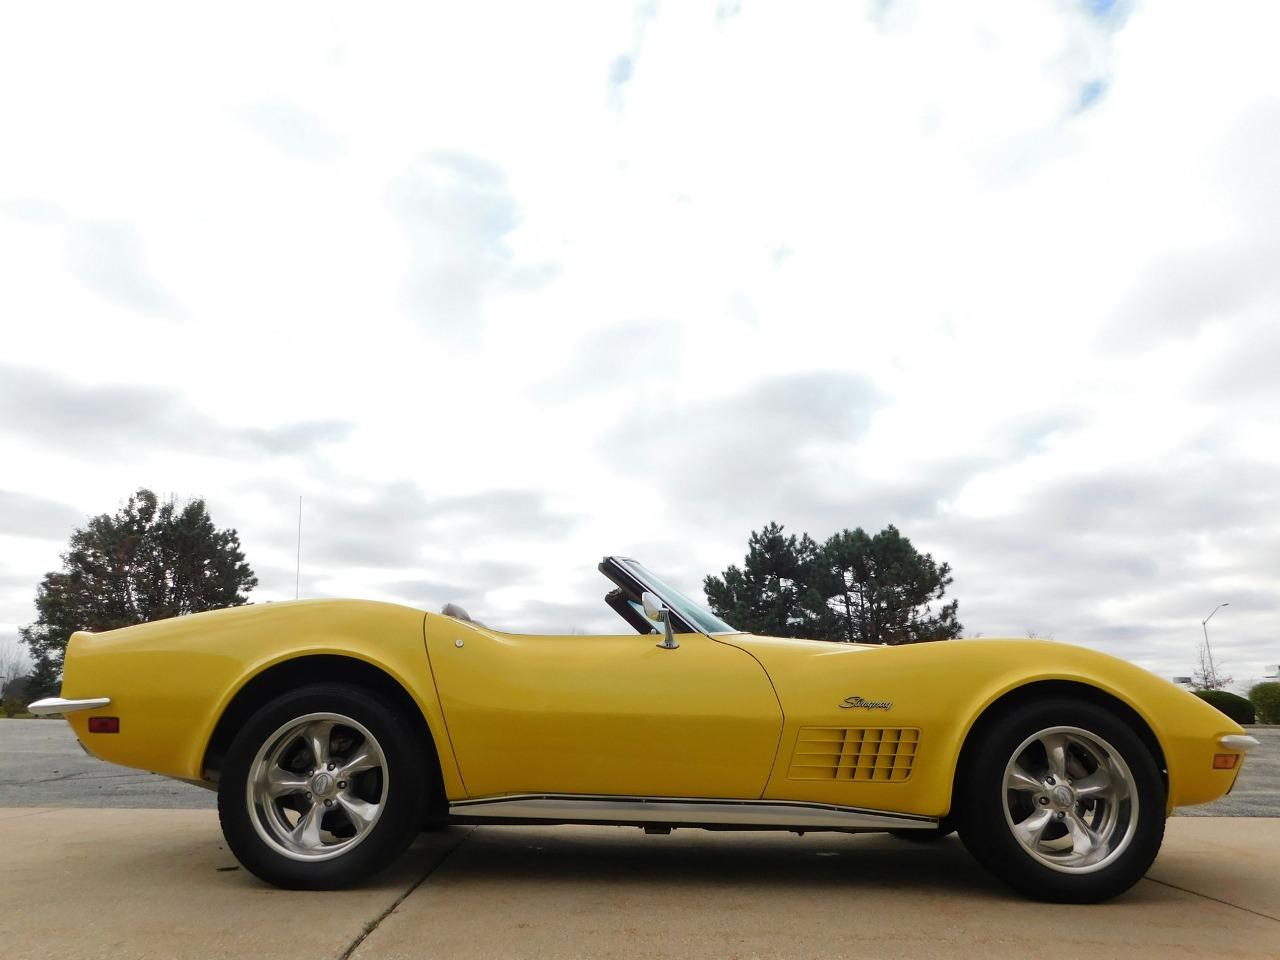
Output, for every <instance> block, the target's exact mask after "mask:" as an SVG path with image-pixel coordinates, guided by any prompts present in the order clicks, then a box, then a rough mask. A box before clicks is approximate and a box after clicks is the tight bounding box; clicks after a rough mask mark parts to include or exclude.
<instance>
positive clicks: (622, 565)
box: [600, 557, 742, 636]
mask: <svg viewBox="0 0 1280 960" xmlns="http://www.w3.org/2000/svg"><path fill="white" fill-rule="evenodd" d="M614 571H617V572H621V573H623V574H625V575H626V579H627V580H630V581H632V582H631V583H626V582H623V581H622V579H620V578H619V577H617V576H615V575H614ZM600 572H601V573H603V574H604V575H605V576H606V577H608V578H609V579H610V580H612V581H614V583H616V584H617V585H618V586H619V587H621V588H622V589H623V590H625V591H626V592H628V593H632V592H634V593H635V600H636V601H637V602H638V601H639V600H640V595H641V594H642V593H643V592H644V591H646V590H647V591H649V592H650V593H652V594H653V595H654V596H656V597H657V598H658V599H659V600H661V601H662V602H663V604H664V605H665V606H666V607H667V609H668V610H670V611H671V614H672V621H673V622H672V625H671V627H672V630H673V631H674V632H676V633H701V634H705V635H707V636H724V635H727V634H736V633H741V632H742V631H741V630H738V629H736V628H734V627H732V626H730V625H729V624H727V623H725V622H724V621H723V620H722V619H720V618H719V617H717V616H716V615H715V614H714V613H712V612H711V611H710V610H708V609H707V608H706V607H705V606H704V605H702V604H700V603H698V602H697V601H696V600H693V599H692V598H690V597H687V596H685V595H684V594H683V593H681V592H680V591H679V590H678V589H676V588H675V587H673V586H671V585H670V584H669V583H667V582H666V581H665V580H662V579H661V578H660V577H659V576H658V575H657V574H656V573H654V572H653V571H652V570H650V569H649V568H647V567H646V566H644V565H643V564H642V563H640V561H638V560H633V559H632V558H630V557H605V558H604V560H603V562H602V563H601V564H600ZM637 586H638V587H639V588H640V589H639V591H636V589H635V588H636V587H637ZM624 619H628V620H629V618H625V617H624ZM632 626H634V624H632ZM679 627H684V629H683V630H682V629H679Z"/></svg>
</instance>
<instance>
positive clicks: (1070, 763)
mask: <svg viewBox="0 0 1280 960" xmlns="http://www.w3.org/2000/svg"><path fill="white" fill-rule="evenodd" d="M977 747H978V749H977V750H975V751H974V759H973V761H972V763H970V765H969V768H968V770H967V771H965V774H964V780H963V781H962V782H961V784H960V785H959V786H960V790H959V792H958V800H959V804H960V809H959V816H960V823H959V828H960V838H961V839H962V840H963V841H964V844H965V846H966V847H967V848H968V849H969V851H970V853H972V854H973V856H974V857H975V858H976V859H977V860H978V861H979V862H980V863H982V864H983V865H984V866H985V867H987V868H988V869H989V870H990V871H991V872H992V873H994V874H995V875H996V876H998V877H1000V878H1001V879H1002V880H1004V881H1005V882H1006V883H1008V884H1009V885H1010V886H1012V887H1014V888H1015V889H1016V890H1018V891H1019V892H1021V893H1024V894H1026V895H1028V896H1031V897H1033V898H1035V899H1038V900H1048V901H1053V902H1059V903H1096V902H1098V901H1101V900H1106V899H1109V898H1111V897H1114V896H1116V895H1117V894H1119V893H1123V892H1124V891H1125V890H1127V889H1129V888H1130V887H1131V886H1133V885H1134V884H1135V883H1137V882H1138V880H1139V879H1141V878H1142V876H1143V874H1145V873H1146V872H1147V869H1148V868H1149V867H1150V866H1151V863H1152V861H1154V860H1155V857H1156V853H1157V852H1159V850H1160V843H1161V841H1162V840H1163V838H1164V822H1165V788H1164V782H1163V780H1162V778H1161V775H1160V770H1159V767H1158V766H1157V764H1156V761H1155V758H1154V757H1153V756H1152V755H1151V751H1150V749H1149V748H1148V747H1147V746H1146V744H1144V743H1143V742H1142V739H1141V738H1140V737H1139V736H1138V735H1137V734H1136V733H1135V732H1134V730H1133V729H1132V727H1130V726H1129V725H1128V724H1126V723H1125V722H1124V721H1122V720H1120V719H1119V718H1118V717H1117V716H1116V715H1115V714H1113V713H1111V712H1110V711H1108V710H1105V709H1104V708H1102V707H1099V706H1097V705H1095V704H1092V703H1087V702H1083V701H1077V700H1065V699H1064V700H1053V701H1045V702H1042V703H1036V704H1028V705H1026V706H1023V707H1020V708H1018V709H1016V710H1015V711H1014V712H1013V713H1012V714H1010V715H1009V716H1007V717H1005V718H1003V719H1002V720H1001V721H1000V723H999V724H998V726H996V727H995V728H994V729H992V730H990V731H989V732H988V733H987V734H986V736H985V740H984V742H982V743H980V744H978V745H977Z"/></svg>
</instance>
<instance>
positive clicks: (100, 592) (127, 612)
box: [21, 490, 258, 697]
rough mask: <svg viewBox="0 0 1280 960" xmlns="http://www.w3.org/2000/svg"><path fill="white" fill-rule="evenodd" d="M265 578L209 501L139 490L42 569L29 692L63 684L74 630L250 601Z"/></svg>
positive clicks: (28, 633) (29, 638)
mask: <svg viewBox="0 0 1280 960" xmlns="http://www.w3.org/2000/svg"><path fill="white" fill-rule="evenodd" d="M257 584H258V578H257V577H256V576H254V574H253V571H252V570H251V569H250V568H249V565H248V564H247V563H246V562H245V559H244V554H243V553H242V552H241V550H240V538H239V536H238V535H237V534H236V531H235V530H231V529H226V530H219V529H217V528H216V527H215V526H214V525H213V521H212V520H211V519H210V517H209V514H208V511H207V510H206V509H205V504H204V501H203V500H190V501H187V503H186V504H185V505H184V506H182V507H179V506H178V504H177V502H176V501H175V500H173V499H170V500H168V501H167V502H165V503H161V502H160V501H159V500H158V499H157V498H156V495H155V494H154V493H152V492H151V491H150V490H139V491H138V492H137V493H135V494H134V495H133V496H132V497H130V498H129V500H128V502H127V503H126V504H125V505H124V506H123V507H122V508H121V509H120V510H119V511H118V512H117V513H115V514H114V515H109V514H105V513H104V514H102V515H100V516H97V517H94V518H92V519H91V520H90V521H89V523H88V525H87V526H86V527H85V528H84V529H77V530H76V531H75V532H74V533H73V534H72V535H71V541H70V543H69V544H68V547H67V552H66V553H64V554H63V555H62V569H60V570H55V571H52V572H51V573H47V574H45V576H44V579H43V580H42V581H41V583H40V586H39V588H38V590H37V593H36V613H37V618H36V622H35V623H33V624H31V625H29V626H27V627H24V628H23V629H22V631H21V636H22V642H23V643H25V644H26V645H27V647H28V649H29V650H30V651H31V659H32V669H31V673H30V675H29V677H28V690H27V692H28V693H29V694H30V695H31V696H32V697H35V696H46V695H48V694H50V693H52V692H55V691H56V688H57V684H58V679H59V677H60V675H61V672H62V657H63V654H64V653H65V652H66V649H67V641H68V640H69V639H70V637H71V634H72V633H73V632H74V631H76V630H93V631H103V630H113V629H115V628H117V627H126V626H130V625H132V624H135V623H146V622H147V621H150V620H162V619H164V618H166V617H176V616H180V615H182V614H185V613H199V612H200V611H202V610H216V609H218V608H221V607H235V606H240V605H241V604H244V603H247V602H248V593H249V591H250V590H252V589H253V588H254V587H255V586H257Z"/></svg>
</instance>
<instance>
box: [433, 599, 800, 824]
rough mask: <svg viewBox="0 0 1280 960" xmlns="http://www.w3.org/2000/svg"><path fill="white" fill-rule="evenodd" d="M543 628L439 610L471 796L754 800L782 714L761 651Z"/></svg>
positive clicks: (441, 686)
mask: <svg viewBox="0 0 1280 960" xmlns="http://www.w3.org/2000/svg"><path fill="white" fill-rule="evenodd" d="M658 639H659V638H658V637H657V636H655V635H653V634H644V635H642V634H630V635H627V636H532V635H523V634H509V633H500V632H497V631H493V630H489V629H487V628H484V627H482V626H480V625H478V624H471V623H466V622H464V621H460V620H454V619H452V618H449V617H442V616H428V617H427V623H426V644H427V651H428V654H429V656H430V660H431V669H432V672H433V673H434V675H435V679H436V686H437V690H438V692H439V695H440V702H441V706H442V708H443V711H444V717H445V723H446V725H447V728H448V735H449V740H450V742H451V745H452V748H453V751H454V755H455V757H456V759H457V762H458V765H459V768H460V770H461V773H462V778H463V781H464V783H465V786H466V790H467V795H468V796H469V797H471V798H476V797H485V796H493V795H499V794H511V793H556V794H586V795H609V796H640V797H715V798H729V799H754V798H758V797H759V796H760V795H761V793H762V792H763V791H764V787H765V784H766V783H767V781H768V778H769V772H770V768H771V766H772V764H773V759H774V755H775V753H776V752H777V748H778V738H779V736H780V734H781V729H782V711H781V708H780V706H779V705H778V700H777V697H776V696H775V695H774V692H773V686H772V685H771V683H770V682H769V678H768V676H767V675H766V673H765V672H764V668H763V667H761V666H760V664H759V663H758V662H757V661H756V659H755V658H754V657H752V656H751V655H750V654H748V653H746V652H744V651H743V650H740V649H738V648H736V647H733V646H730V645H728V644H726V643H722V642H720V641H719V640H716V639H714V638H713V637H710V636H707V635H705V634H702V633H683V634H680V635H679V636H678V640H679V646H678V647H677V648H676V649H663V648H661V647H659V646H658V644H657V642H656V641H657V640H658Z"/></svg>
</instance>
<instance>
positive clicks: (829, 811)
mask: <svg viewBox="0 0 1280 960" xmlns="http://www.w3.org/2000/svg"><path fill="white" fill-rule="evenodd" d="M600 570H601V572H602V573H603V574H604V575H605V576H606V577H607V578H608V579H609V580H610V581H612V583H613V589H612V590H611V591H610V592H609V593H608V595H607V596H606V598H605V600H606V602H607V603H608V604H609V606H610V607H611V608H613V609H614V610H615V611H617V613H619V614H620V615H621V616H622V618H623V619H624V620H626V621H627V623H628V624H629V625H630V627H631V628H633V629H634V630H635V631H636V632H637V633H638V634H640V635H639V636H636V635H635V634H630V635H626V636H613V635H610V636H533V635H525V634H512V633H504V632H501V631H498V630H492V629H489V628H488V627H486V626H484V625H483V624H480V623H477V622H475V621H473V620H471V619H470V617H468V616H467V614H466V612H465V611H463V610H462V609H460V608H458V607H455V606H453V605H450V606H447V607H446V608H445V610H444V612H443V613H442V614H432V613H423V612H422V611H420V610H413V609H410V608H407V607H402V606H396V605H393V604H385V603H371V602H366V601H358V600H334V601H301V602H293V603H277V604H268V605H265V606H251V607H236V608H233V609H229V610H220V611H217V612H213V613H201V614H196V615H193V616H186V617H180V618H177V619H173V620H164V621H159V622H156V623H148V624H143V625H140V626H135V627H127V628H124V629H121V630H112V631H110V632H108V633H101V634H89V633H77V634H75V635H74V636H72V638H71V642H70V644H69V646H68V648H67V654H66V660H65V665H64V677H63V683H62V691H61V692H62V696H61V697H57V698H52V699H49V700H43V701H39V702H37V703H35V704H33V705H32V710H33V711H34V712H36V713H46V714H47V713H62V714H65V715H66V716H67V719H68V721H69V722H70V723H71V725H72V727H73V728H74V729H75V732H76V734H77V736H78V737H79V738H80V741H81V742H82V743H83V744H84V745H85V747H86V748H87V749H88V750H89V752H91V753H92V754H94V755H95V756H98V757H100V758H102V759H103V760H109V761H111V762H113V763H120V764H124V765H126V766H130V767H140V768H142V769H145V770H151V771H155V772H157V773H161V774H164V775H166V776H170V777H176V778H179V779H182V780H188V781H191V782H194V783H199V784H203V785H205V786H208V787H210V788H212V789H216V790H217V792H218V812H219V816H220V818H221V821H222V827H223V830H224V832H225V834H226V838H227V842H228V844H229V845H230V847H231V849H232V850H233V851H234V852H235V854H236V856H237V857H238V858H239V859H240V862H241V863H243V864H244V866H245V867H247V868H248V869H249V870H251V871H253V873H255V874H256V875H257V876H259V877H261V878H262V879H264V880H266V881H268V882H270V883H274V884H277V885H279V886H284V887H304V888H330V887H339V886H346V885H349V884H352V883H356V882H358V881H360V880H361V879H362V878H364V877H366V876H367V875H369V874H370V873H372V872H373V871H374V870H376V869H378V868H379V867H381V866H383V865H385V864H387V863H388V862H389V861H391V860H392V859H393V858H394V857H395V856H397V855H398V854H399V853H400V852H401V851H402V850H403V849H404V848H405V846H406V845H407V844H408V843H409V841H410V839H411V838H412V837H413V835H414V834H415V833H416V832H417V831H419V830H420V829H422V828H423V827H424V826H432V825H437V824H442V823H450V822H456V823H490V824H493V823H498V824H520V823H542V824H546V823H556V824H560V823H579V824H584V823H585V824H593V823H594V824H623V825H634V826H638V827H643V828H644V829H645V830H646V831H647V832H654V833H666V832H669V831H670V830H671V829H672V828H675V827H705V828H711V829H725V828H729V829H774V830H790V831H796V832H803V831H809V830H835V831H845V832H852V833H857V832H867V831H888V832H890V833H892V834H895V835H897V836H900V837H902V838H904V839H920V840H927V839H936V838H938V837H941V836H945V835H947V834H948V833H950V832H951V831H952V830H953V829H955V830H958V831H959V834H960V837H961V839H962V840H963V841H964V843H965V845H966V846H967V847H968V849H969V850H970V851H971V852H972V854H973V855H974V856H975V857H976V858H977V859H978V860H979V861H981V862H982V863H983V864H985V865H986V866H987V867H988V868H990V869H991V870H992V871H993V872H994V873H995V874H996V875H998V876H999V877H1001V878H1003V879H1004V880H1006V881H1008V882H1009V883H1010V884H1012V885H1013V886H1014V887H1015V888H1016V889H1017V890H1019V891H1021V892H1023V893H1025V894H1028V895H1031V896H1034V897H1038V898H1042V899H1047V900H1057V901H1072V902H1087V901H1097V900H1102V899H1105V898H1107V897H1111V896H1114V895H1115V894H1117V893H1120V892H1121V891H1123V890H1125V889H1127V888H1128V887H1130V886H1131V885H1132V884H1133V883H1135V882H1136V881H1137V880H1138V878H1140V877H1141V876H1142V875H1143V874H1144V873H1145V872H1146V870H1147V868H1148V867H1149V866H1150V865H1151V862H1152V860H1153V859H1154V858H1155V856H1156V852H1157V851H1158V850H1159V848H1160V842H1161V839H1162V837H1163V834H1164V823H1165V818H1166V816H1167V815H1168V814H1169V812H1170V811H1171V810H1172V809H1173V808H1174V807H1175V806H1183V805H1188V804H1197V803H1205V802H1207V801H1209V800H1213V799H1215V798H1217V797H1220V796H1222V795H1223V794H1225V793H1226V792H1227V791H1228V790H1230V789H1231V786H1232V784H1233V783H1234V782H1235V778H1236V776H1237V775H1238V774H1239V772H1240V766H1241V761H1242V758H1243V755H1244V754H1245V753H1246V752H1247V751H1248V750H1249V748H1250V747H1252V746H1254V745H1255V744H1256V741H1255V740H1254V739H1253V738H1252V737H1249V736H1246V735H1245V733H1244V731H1243V730H1242V729H1241V728H1240V727H1239V726H1238V725H1237V724H1235V723H1234V722H1232V721H1231V720H1229V719H1228V718H1227V717H1226V716H1225V715H1223V714H1222V713H1220V712H1218V711H1217V710H1215V709H1214V708H1213V707H1211V706H1209V705H1207V704H1206V703H1204V702H1203V701H1201V700H1199V699H1197V698H1196V697H1194V696H1192V695H1191V694H1189V693H1187V692H1186V691H1184V690H1181V689H1179V688H1178V687H1176V686H1174V685H1173V684H1172V683H1169V682H1168V681H1166V680H1162V679H1160V678H1159V677H1156V676H1154V675H1152V674H1150V673H1148V672H1147V671H1145V670H1142V669H1140V668H1138V667H1136V666H1134V665H1132V664H1130V663H1126V662H1125V661H1123V660H1117V659H1115V658H1114V657H1110V656H1106V655H1104V654H1101V653H1097V652H1094V651H1091V650H1086V649H1082V648H1079V647H1072V646H1068V645H1065V644H1060V643H1051V642H1047V641H1040V640H963V641H951V642H947V643H927V644H917V645H911V646H900V647H880V646H861V645H856V644H844V643H824V642H819V641H804V640H782V639H776V638H772V637H757V636H752V635H750V634H745V633H741V632H739V631H737V630H734V628H733V627H731V626H730V625H729V624H727V623H725V622H723V621H722V620H720V619H718V618H717V617H716V616H714V615H713V614H712V613H711V612H709V611H708V610H706V609H704V608H703V607H702V606H701V605H699V604H698V603H695V602H694V601H692V600H690V599H689V598H688V597H685V596H683V595H681V594H680V593H679V592H678V591H677V590H675V589H673V588H672V587H671V586H670V585H669V584H667V583H665V582H663V581H662V580H661V579H659V578H658V577H656V576H655V575H654V574H652V573H651V572H650V571H648V570H647V569H645V568H644V567H643V566H641V565H640V564H639V563H636V562H635V561H633V560H629V559H625V558H622V557H606V558H605V559H604V561H603V562H602V563H601V564H600Z"/></svg>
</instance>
